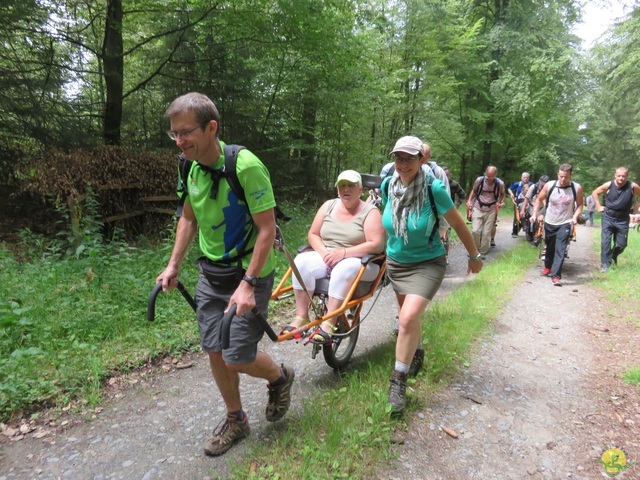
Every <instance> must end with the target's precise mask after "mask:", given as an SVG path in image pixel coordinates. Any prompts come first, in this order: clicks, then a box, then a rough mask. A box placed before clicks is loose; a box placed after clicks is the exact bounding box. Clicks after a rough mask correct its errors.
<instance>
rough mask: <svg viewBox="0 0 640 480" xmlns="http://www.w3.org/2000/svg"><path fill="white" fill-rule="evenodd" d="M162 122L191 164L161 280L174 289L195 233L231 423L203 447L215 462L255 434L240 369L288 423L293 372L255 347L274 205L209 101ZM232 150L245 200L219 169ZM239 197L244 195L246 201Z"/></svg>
mask: <svg viewBox="0 0 640 480" xmlns="http://www.w3.org/2000/svg"><path fill="white" fill-rule="evenodd" d="M165 117H167V118H169V120H170V122H171V130H170V131H169V132H167V133H168V134H169V137H170V138H171V139H172V140H174V141H175V142H176V146H177V147H178V148H179V149H180V150H181V151H182V154H183V155H184V157H185V159H186V160H187V161H191V162H192V163H191V166H190V168H189V171H188V172H187V173H186V176H187V178H186V179H183V180H186V182H185V186H184V189H185V190H186V192H185V198H184V207H183V210H182V215H181V216H180V219H179V221H178V226H177V231H176V239H175V244H174V247H173V251H172V253H171V258H170V259H169V263H168V264H167V266H166V268H165V269H164V271H163V272H162V273H161V274H160V275H158V277H157V279H156V283H157V282H159V281H162V289H163V291H166V290H168V289H170V288H174V287H176V286H177V278H178V275H179V273H180V265H181V264H182V261H183V260H184V258H185V256H186V254H187V251H188V249H189V245H190V244H191V242H192V241H193V239H194V238H195V237H196V236H198V240H199V244H200V249H201V250H202V253H203V254H204V256H203V257H201V259H199V262H198V265H199V270H200V274H199V279H198V283H197V285H196V294H195V301H196V303H197V311H196V315H197V318H198V326H199V328H200V339H201V345H202V349H203V350H204V351H205V352H207V354H208V357H209V363H210V366H211V372H212V374H213V378H214V380H215V382H216V385H217V386H218V390H219V391H220V394H221V396H222V399H223V400H224V403H225V407H226V415H225V418H224V419H223V420H222V421H221V422H220V424H219V425H218V427H216V429H215V430H214V432H213V436H212V437H211V438H210V439H209V440H207V443H206V445H205V447H204V450H205V453H206V454H207V455H211V456H217V455H222V454H223V453H225V452H226V451H228V450H229V449H230V448H231V447H232V446H233V445H234V444H235V443H236V442H237V441H239V440H241V439H242V438H244V437H246V436H247V435H249V422H248V420H247V415H246V413H245V412H244V410H243V406H242V401H241V397H240V390H239V384H240V376H239V374H240V373H246V374H248V375H251V376H253V377H258V378H263V379H265V380H266V381H267V382H268V384H267V387H268V393H269V401H268V404H267V408H266V412H265V414H266V418H267V420H268V421H270V422H275V421H276V420H278V419H280V418H282V417H283V416H284V415H285V413H286V412H287V410H288V409H289V404H290V401H291V398H290V390H291V385H292V383H293V381H294V378H295V373H294V371H293V369H292V368H291V367H286V366H284V365H280V366H278V365H277V364H276V363H275V362H274V361H273V360H272V359H271V357H270V356H269V355H267V354H266V353H264V352H262V351H258V342H259V341H260V339H261V338H262V336H263V334H264V332H263V329H262V327H261V326H260V323H259V322H257V321H256V320H255V318H254V315H253V314H252V313H251V310H252V309H254V308H257V309H258V310H259V311H260V313H261V314H262V315H263V316H264V317H266V316H267V306H268V303H269V297H270V296H271V290H272V286H273V277H274V269H275V254H274V250H273V243H274V239H275V234H276V224H275V216H274V207H275V205H276V203H275V200H274V196H273V189H272V187H271V181H270V178H269V172H268V171H267V169H266V168H265V166H264V164H263V163H262V162H261V161H260V160H259V159H258V158H257V157H256V156H255V155H254V154H252V153H251V152H249V151H248V150H246V149H244V148H241V149H236V150H235V152H233V153H232V152H231V151H230V150H229V149H228V148H227V147H228V146H225V145H224V143H223V142H221V141H220V139H219V137H218V133H219V125H220V116H219V114H218V110H217V108H216V106H215V105H214V103H213V102H212V101H211V100H210V99H209V98H208V97H206V96H205V95H202V94H200V93H188V94H186V95H183V96H181V97H178V98H177V99H175V100H174V101H173V102H172V103H171V105H170V106H169V108H168V109H167V111H166V112H165ZM227 154H229V155H232V154H233V155H237V159H236V160H237V162H236V167H235V169H234V172H233V176H234V178H235V177H237V180H238V181H239V185H240V187H241V188H242V194H240V193H239V192H238V191H237V188H234V187H233V185H232V183H234V182H232V181H231V177H229V176H228V174H229V172H226V171H225V169H223V167H224V166H225V165H226V164H227V160H228V159H227V158H225V157H226V155H227ZM245 194H246V195H245ZM241 197H245V199H244V201H243V199H242V198H241ZM233 304H235V305H236V306H237V313H236V317H234V319H233V322H232V323H231V331H230V334H229V336H230V346H229V348H228V349H225V350H223V349H222V342H221V335H220V331H221V326H222V325H221V324H222V322H221V320H222V317H223V315H224V313H225V311H227V310H228V309H229V308H230V306H231V305H233Z"/></svg>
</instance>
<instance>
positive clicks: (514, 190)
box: [507, 172, 533, 238]
mask: <svg viewBox="0 0 640 480" xmlns="http://www.w3.org/2000/svg"><path fill="white" fill-rule="evenodd" d="M531 185H533V183H531V182H530V181H529V173H527V172H523V173H522V176H521V177H520V181H519V182H515V183H513V184H511V185H510V186H509V188H508V189H507V193H509V196H510V197H511V201H512V202H513V204H514V208H513V229H512V230H511V236H512V237H514V238H515V237H517V236H518V233H519V232H520V227H521V222H520V221H518V217H519V215H518V214H517V213H516V210H517V209H518V207H519V204H520V203H522V200H523V198H524V196H523V192H522V191H523V189H524V187H525V186H531ZM518 199H520V202H518Z"/></svg>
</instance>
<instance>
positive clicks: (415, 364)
mask: <svg viewBox="0 0 640 480" xmlns="http://www.w3.org/2000/svg"><path fill="white" fill-rule="evenodd" d="M423 363H424V349H423V348H422V345H420V347H419V348H418V349H417V350H416V353H414V354H413V358H412V359H411V365H410V366H409V371H408V372H407V377H409V378H411V377H416V376H418V372H419V371H420V369H421V368H422V364H423Z"/></svg>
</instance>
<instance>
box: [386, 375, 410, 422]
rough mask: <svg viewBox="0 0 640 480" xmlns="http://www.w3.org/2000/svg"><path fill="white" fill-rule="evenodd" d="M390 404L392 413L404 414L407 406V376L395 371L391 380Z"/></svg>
mask: <svg viewBox="0 0 640 480" xmlns="http://www.w3.org/2000/svg"><path fill="white" fill-rule="evenodd" d="M389 383H390V385H389V403H390V404H391V413H394V414H399V413H402V411H403V410H404V407H405V406H406V405H407V398H406V390H407V374H406V373H402V372H399V371H397V370H394V371H393V373H392V374H391V378H390V379H389Z"/></svg>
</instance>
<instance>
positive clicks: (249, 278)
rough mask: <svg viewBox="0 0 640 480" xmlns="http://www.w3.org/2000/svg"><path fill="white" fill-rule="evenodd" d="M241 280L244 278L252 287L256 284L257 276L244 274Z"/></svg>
mask: <svg viewBox="0 0 640 480" xmlns="http://www.w3.org/2000/svg"><path fill="white" fill-rule="evenodd" d="M242 280H244V281H245V282H247V283H248V284H249V285H251V286H252V287H253V288H255V287H256V285H258V277H254V276H252V275H245V276H244V277H242Z"/></svg>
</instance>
